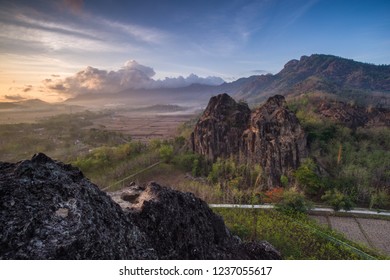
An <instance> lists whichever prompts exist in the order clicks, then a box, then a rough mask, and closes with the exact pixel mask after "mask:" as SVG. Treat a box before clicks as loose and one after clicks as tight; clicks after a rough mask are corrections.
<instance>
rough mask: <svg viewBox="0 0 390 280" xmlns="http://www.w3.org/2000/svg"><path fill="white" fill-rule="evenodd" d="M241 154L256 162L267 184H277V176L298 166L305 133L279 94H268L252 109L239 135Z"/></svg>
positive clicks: (302, 155)
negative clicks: (248, 121) (241, 139)
mask: <svg viewBox="0 0 390 280" xmlns="http://www.w3.org/2000/svg"><path fill="white" fill-rule="evenodd" d="M242 138H243V141H242V146H241V147H240V152H241V155H242V157H244V158H245V159H248V160H249V161H250V162H252V163H260V165H261V166H262V168H263V170H264V172H265V174H266V175H267V185H268V187H275V186H280V177H281V175H283V174H284V175H287V173H288V172H289V170H291V169H292V170H294V169H296V168H298V166H299V164H300V161H301V159H302V158H303V157H305V155H306V136H305V133H304V131H303V128H302V127H301V125H300V124H299V121H298V119H297V117H296V116H295V114H294V113H293V112H291V111H290V110H288V109H287V107H286V100H285V99H284V97H283V96H281V95H275V96H273V97H270V98H269V99H268V100H267V102H266V103H265V104H264V105H263V106H261V107H259V108H258V109H257V110H255V111H254V112H253V113H252V115H251V118H250V123H249V127H248V129H246V130H245V131H244V134H243V135H242Z"/></svg>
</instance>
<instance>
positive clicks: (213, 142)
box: [191, 93, 251, 161]
mask: <svg viewBox="0 0 390 280" xmlns="http://www.w3.org/2000/svg"><path fill="white" fill-rule="evenodd" d="M250 113H251V111H250V109H249V107H248V105H247V104H245V103H237V102H236V101H235V100H234V99H233V98H231V97H230V96H229V95H227V94H226V93H224V94H220V95H218V96H214V97H212V98H211V99H210V101H209V104H208V105H207V108H206V110H205V111H204V112H203V115H202V117H201V119H200V120H199V122H198V123H197V125H196V126H195V130H194V132H193V134H192V136H191V137H192V148H193V150H194V151H195V152H197V153H199V154H202V155H205V156H207V157H208V158H209V159H211V160H213V161H214V160H216V159H217V158H218V157H224V156H227V155H231V154H237V153H238V150H239V146H240V141H241V136H242V134H243V132H244V130H245V129H246V126H247V123H248V120H249V117H250Z"/></svg>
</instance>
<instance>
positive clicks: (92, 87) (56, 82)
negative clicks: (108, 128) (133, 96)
mask: <svg viewBox="0 0 390 280" xmlns="http://www.w3.org/2000/svg"><path fill="white" fill-rule="evenodd" d="M155 74H156V73H155V71H154V69H153V68H151V67H149V66H145V65H141V64H139V63H138V62H136V61H135V60H130V61H127V62H126V63H125V64H124V66H123V67H122V68H121V69H119V70H117V71H107V70H100V69H98V68H94V67H91V66H88V67H87V68H86V69H84V70H82V71H79V72H78V73H76V74H75V75H73V76H70V77H67V78H64V79H45V80H44V81H43V84H44V87H45V88H46V89H48V90H49V91H55V92H58V93H61V94H64V95H68V96H75V95H80V94H86V93H116V92H119V91H121V90H126V89H141V88H143V89H152V88H178V87H185V86H189V85H191V84H204V85H219V84H222V83H223V82H224V80H223V79H221V78H219V77H206V78H203V77H199V76H197V75H195V74H191V75H189V76H188V77H183V76H179V77H170V78H168V77H167V78H165V79H162V80H155V79H153V76H154V75H155ZM52 77H53V76H52Z"/></svg>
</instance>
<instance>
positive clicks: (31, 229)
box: [0, 154, 157, 259]
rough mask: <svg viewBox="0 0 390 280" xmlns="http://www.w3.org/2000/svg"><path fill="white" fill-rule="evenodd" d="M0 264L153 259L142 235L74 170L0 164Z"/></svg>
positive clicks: (38, 160)
mask: <svg viewBox="0 0 390 280" xmlns="http://www.w3.org/2000/svg"><path fill="white" fill-rule="evenodd" d="M0 224H1V232H0V252H1V254H0V258H1V259H155V258H157V255H156V253H155V251H154V250H153V248H152V247H151V246H150V244H148V243H147V238H146V236H145V234H144V233H143V232H142V231H141V230H140V229H139V228H138V227H137V226H136V225H135V224H134V223H133V222H132V221H131V220H129V218H128V217H127V215H125V214H124V213H123V211H122V209H121V208H120V206H119V205H118V204H116V203H115V202H113V201H112V199H111V198H110V197H109V196H108V195H107V194H106V193H104V192H102V191H100V190H99V188H98V187H97V186H96V185H94V184H92V183H91V182H90V181H88V180H87V179H86V178H84V176H83V174H82V173H81V172H80V170H79V169H77V168H74V167H72V166H70V165H67V164H63V163H61V162H55V161H53V160H52V159H50V158H49V157H47V156H45V155H44V154H37V155H35V156H34V157H33V158H32V159H31V160H24V161H22V162H19V163H16V164H10V163H0Z"/></svg>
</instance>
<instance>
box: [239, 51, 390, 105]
mask: <svg viewBox="0 0 390 280" xmlns="http://www.w3.org/2000/svg"><path fill="white" fill-rule="evenodd" d="M304 93H324V94H332V95H335V96H337V97H340V98H341V99H345V100H351V99H353V100H355V101H357V102H361V103H364V104H371V105H381V106H386V107H389V106H390V65H380V66H379V65H373V64H367V63H362V62H356V61H354V60H351V59H345V58H341V57H337V56H333V55H321V54H314V55H311V56H302V57H301V58H300V60H295V59H294V60H291V61H289V62H287V63H286V65H285V66H284V68H283V69H282V70H281V71H280V72H279V73H277V74H275V75H271V74H268V75H261V76H257V78H256V79H254V80H253V79H252V81H248V82H247V83H245V84H244V85H243V86H242V87H241V88H240V89H239V90H238V91H237V92H236V93H235V94H234V95H235V97H236V98H243V99H246V100H248V101H249V102H255V103H256V102H261V101H263V100H265V99H266V98H268V97H269V96H271V95H274V94H282V95H285V96H296V95H300V94H304Z"/></svg>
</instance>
